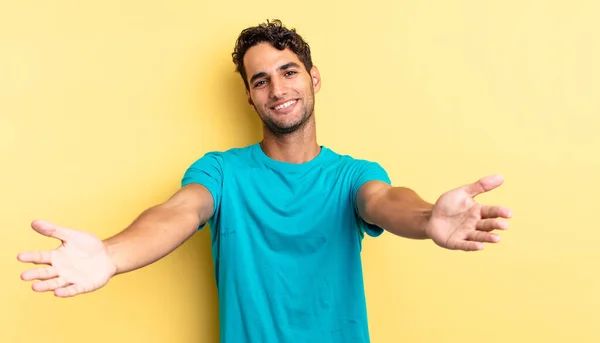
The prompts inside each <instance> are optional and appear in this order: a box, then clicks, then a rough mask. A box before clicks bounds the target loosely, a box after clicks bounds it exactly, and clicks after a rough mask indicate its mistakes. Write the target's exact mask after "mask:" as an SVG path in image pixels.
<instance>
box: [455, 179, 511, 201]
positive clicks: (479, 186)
mask: <svg viewBox="0 0 600 343" xmlns="http://www.w3.org/2000/svg"><path fill="white" fill-rule="evenodd" d="M502 183H504V178H503V177H502V175H498V174H495V175H489V176H486V177H483V178H481V179H479V180H477V181H476V182H473V183H472V184H469V185H466V186H463V187H462V188H463V190H464V191H465V192H466V193H467V194H468V195H470V196H471V197H474V196H476V195H478V194H481V193H484V192H489V191H491V190H492V189H494V188H497V187H499V186H500V185H501V184H502Z"/></svg>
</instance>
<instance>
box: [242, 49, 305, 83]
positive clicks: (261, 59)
mask: <svg viewBox="0 0 600 343" xmlns="http://www.w3.org/2000/svg"><path fill="white" fill-rule="evenodd" d="M290 62H295V63H297V64H298V65H300V66H303V64H302V62H300V59H299V58H298V56H296V54H295V53H293V52H292V51H291V50H290V49H288V48H286V49H284V50H279V49H276V48H274V47H273V46H272V45H271V44H269V43H259V44H257V45H255V46H253V47H251V48H250V49H248V51H246V54H245V55H244V68H245V69H246V75H248V77H251V76H252V75H254V74H256V73H271V72H274V71H275V70H276V69H277V68H278V67H280V66H281V65H284V64H286V63H290Z"/></svg>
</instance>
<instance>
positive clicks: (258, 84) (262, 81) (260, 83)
mask: <svg viewBox="0 0 600 343" xmlns="http://www.w3.org/2000/svg"><path fill="white" fill-rule="evenodd" d="M265 83H266V81H265V80H260V81H258V82H256V83H255V84H254V88H256V87H260V86H262V85H264V84H265Z"/></svg>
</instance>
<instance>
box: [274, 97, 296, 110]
mask: <svg viewBox="0 0 600 343" xmlns="http://www.w3.org/2000/svg"><path fill="white" fill-rule="evenodd" d="M297 102H298V100H297V99H293V100H287V101H284V102H279V103H277V104H276V105H275V106H273V107H271V109H272V110H275V111H278V112H279V111H285V110H286V109H288V108H290V107H292V106H294V105H295V104H296V103H297Z"/></svg>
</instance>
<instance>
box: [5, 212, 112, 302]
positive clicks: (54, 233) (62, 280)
mask: <svg viewBox="0 0 600 343" xmlns="http://www.w3.org/2000/svg"><path fill="white" fill-rule="evenodd" d="M31 227H32V228H33V229H34V230H35V231H37V232H38V233H40V234H42V235H45V236H48V237H54V238H57V239H60V240H61V241H62V244H61V245H60V246H59V247H58V248H56V249H54V250H51V251H26V252H22V253H20V254H19V255H18V257H17V258H18V259H19V261H21V262H31V263H35V264H46V265H47V266H45V267H40V268H35V269H31V270H27V271H25V272H23V273H22V274H21V278H22V279H23V280H26V281H29V280H39V281H37V282H35V283H33V285H32V288H33V290H34V291H37V292H46V291H54V294H55V295H56V296H58V297H71V296H74V295H77V294H82V293H87V292H91V291H93V290H96V289H98V288H101V287H102V286H104V285H105V284H106V283H107V282H108V280H109V279H110V278H111V277H112V276H113V275H114V274H115V272H116V267H115V265H114V263H113V262H112V260H111V259H110V257H109V256H108V252H107V250H106V247H105V246H104V244H103V243H102V241H101V240H100V239H99V238H97V237H96V236H94V235H92V234H90V233H87V232H83V231H77V230H73V229H69V228H64V227H60V226H56V225H54V224H52V223H48V222H44V221H34V222H33V223H32V224H31Z"/></svg>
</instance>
